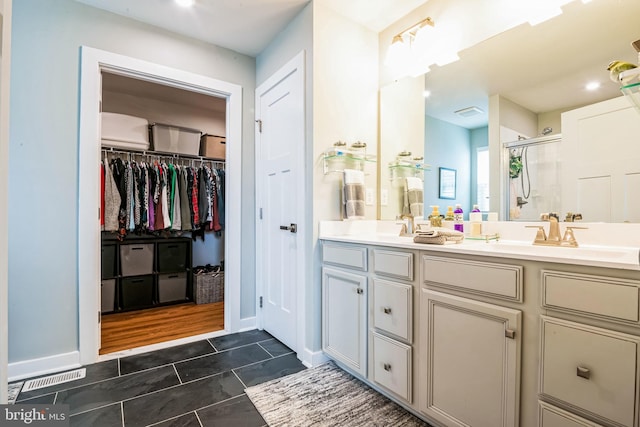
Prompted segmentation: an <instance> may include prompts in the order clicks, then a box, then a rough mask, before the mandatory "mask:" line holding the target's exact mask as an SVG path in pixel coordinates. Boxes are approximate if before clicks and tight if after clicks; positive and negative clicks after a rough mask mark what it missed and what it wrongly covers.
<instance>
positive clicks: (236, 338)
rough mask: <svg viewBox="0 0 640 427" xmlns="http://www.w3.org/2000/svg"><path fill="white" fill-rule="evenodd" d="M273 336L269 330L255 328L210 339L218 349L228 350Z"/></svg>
mask: <svg viewBox="0 0 640 427" xmlns="http://www.w3.org/2000/svg"><path fill="white" fill-rule="evenodd" d="M272 338H273V337H272V336H271V335H270V334H269V333H268V332H267V331H260V330H258V329H254V330H252V331H246V332H238V333H236V334H229V335H225V336H222V337H217V338H210V339H209V341H210V342H211V344H213V346H214V347H215V348H216V349H217V350H218V351H222V350H228V349H230V348H234V347H238V346H241V345H246V344H251V343H254V342H258V341H264V340H268V339H272Z"/></svg>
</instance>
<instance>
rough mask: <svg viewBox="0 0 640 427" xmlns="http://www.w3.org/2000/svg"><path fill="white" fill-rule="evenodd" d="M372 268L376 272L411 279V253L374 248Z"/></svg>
mask: <svg viewBox="0 0 640 427" xmlns="http://www.w3.org/2000/svg"><path fill="white" fill-rule="evenodd" d="M373 270H374V272H375V273H376V274H381V275H384V276H391V277H397V278H399V279H406V280H413V254H412V253H407V252H394V251H384V250H380V249H374V250H373Z"/></svg>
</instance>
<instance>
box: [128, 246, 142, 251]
mask: <svg viewBox="0 0 640 427" xmlns="http://www.w3.org/2000/svg"><path fill="white" fill-rule="evenodd" d="M143 249H144V247H140V246H138V247H134V248H131V250H132V251H141V250H143Z"/></svg>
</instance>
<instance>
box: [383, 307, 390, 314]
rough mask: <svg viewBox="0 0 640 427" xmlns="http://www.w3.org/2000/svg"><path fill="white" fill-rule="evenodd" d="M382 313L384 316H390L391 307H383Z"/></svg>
mask: <svg viewBox="0 0 640 427" xmlns="http://www.w3.org/2000/svg"><path fill="white" fill-rule="evenodd" d="M382 311H384V314H391V307H384V308H383V309H382Z"/></svg>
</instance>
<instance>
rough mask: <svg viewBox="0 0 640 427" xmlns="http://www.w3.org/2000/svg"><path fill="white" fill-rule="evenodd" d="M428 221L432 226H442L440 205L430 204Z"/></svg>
mask: <svg viewBox="0 0 640 427" xmlns="http://www.w3.org/2000/svg"><path fill="white" fill-rule="evenodd" d="M429 223H430V224H431V226H432V227H442V215H440V206H438V205H432V206H431V215H429Z"/></svg>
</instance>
